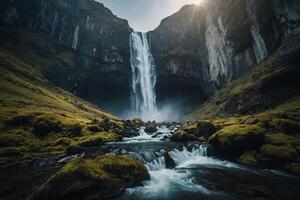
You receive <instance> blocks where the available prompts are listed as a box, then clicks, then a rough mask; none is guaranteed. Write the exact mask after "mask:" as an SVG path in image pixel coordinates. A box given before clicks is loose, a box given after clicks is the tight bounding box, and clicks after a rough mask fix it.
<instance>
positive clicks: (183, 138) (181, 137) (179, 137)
mask: <svg viewBox="0 0 300 200" xmlns="http://www.w3.org/2000/svg"><path fill="white" fill-rule="evenodd" d="M170 140H171V141H174V142H187V141H198V140H199V139H198V138H197V137H196V136H195V135H192V134H189V133H187V132H185V131H183V130H178V131H176V132H175V133H174V134H173V135H172V136H171V138H170Z"/></svg>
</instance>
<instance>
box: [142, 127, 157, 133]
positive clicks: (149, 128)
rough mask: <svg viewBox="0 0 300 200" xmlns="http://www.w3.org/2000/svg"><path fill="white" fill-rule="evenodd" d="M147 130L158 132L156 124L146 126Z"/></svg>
mask: <svg viewBox="0 0 300 200" xmlns="http://www.w3.org/2000/svg"><path fill="white" fill-rule="evenodd" d="M145 132H146V133H149V134H151V133H155V132H157V128H156V126H154V125H149V126H146V127H145Z"/></svg>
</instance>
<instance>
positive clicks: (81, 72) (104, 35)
mask: <svg viewBox="0 0 300 200" xmlns="http://www.w3.org/2000/svg"><path fill="white" fill-rule="evenodd" d="M0 5H1V7H0V11H1V12H0V23H1V25H2V26H12V27H20V28H25V29H30V30H32V31H33V32H39V33H44V34H47V35H48V36H49V37H50V38H51V39H52V40H53V41H54V42H55V43H56V44H57V45H58V46H61V47H64V48H69V49H72V50H73V51H74V53H75V54H76V55H77V57H76V60H75V62H76V67H75V69H74V68H73V70H69V68H66V69H57V68H56V67H55V66H53V67H52V68H50V69H47V70H46V71H45V72H43V73H44V75H45V76H46V77H47V78H48V79H49V80H50V81H52V82H53V83H55V84H56V85H57V86H59V87H62V88H64V89H67V90H69V91H71V92H73V93H75V94H77V95H79V96H81V97H85V98H87V99H89V100H92V101H94V102H96V103H97V99H99V98H100V99H101V98H105V96H106V97H107V96H109V95H106V92H109V93H111V92H112V90H115V91H120V92H123V93H126V95H125V96H127V97H128V98H129V94H128V93H129V82H130V77H131V68H130V61H129V47H128V40H129V35H130V33H131V32H132V29H131V28H130V27H129V25H128V22H127V21H126V20H123V19H119V18H118V17H116V16H115V15H113V14H112V12H111V11H110V10H109V9H107V8H105V7H104V6H103V4H101V3H98V2H96V1H93V0H3V1H1V3H0Z"/></svg>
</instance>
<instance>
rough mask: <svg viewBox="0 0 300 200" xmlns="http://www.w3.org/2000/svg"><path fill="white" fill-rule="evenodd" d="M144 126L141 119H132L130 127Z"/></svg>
mask: <svg viewBox="0 0 300 200" xmlns="http://www.w3.org/2000/svg"><path fill="white" fill-rule="evenodd" d="M143 124H144V122H143V120H142V119H141V118H134V119H132V125H134V126H142V125H143Z"/></svg>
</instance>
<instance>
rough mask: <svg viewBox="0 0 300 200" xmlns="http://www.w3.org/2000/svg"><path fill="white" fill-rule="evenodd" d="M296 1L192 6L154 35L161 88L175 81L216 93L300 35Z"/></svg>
mask: <svg viewBox="0 0 300 200" xmlns="http://www.w3.org/2000/svg"><path fill="white" fill-rule="evenodd" d="M299 11H300V2H299V1H297V0H290V1H282V0H275V1H271V0H266V1H259V0H247V1H246V0H228V1H225V2H224V1H220V0H214V1H208V2H207V3H206V4H203V5H200V6H192V5H188V6H185V7H183V8H182V9H181V10H180V11H179V12H177V13H175V14H174V15H172V16H170V17H168V18H166V19H164V20H163V21H162V22H161V24H160V26H159V27H158V28H157V29H155V30H154V31H152V32H149V37H150V38H151V47H152V53H153V55H154V58H155V60H156V64H157V69H158V70H157V71H158V84H160V83H161V82H163V81H162V80H163V79H165V77H174V79H177V80H180V81H186V82H189V83H191V84H194V85H195V84H196V85H198V86H199V87H201V89H202V92H204V94H206V95H210V94H212V93H213V92H214V91H215V90H216V89H218V88H220V87H221V86H222V85H224V84H225V83H227V82H230V81H231V80H233V79H235V78H238V77H240V76H241V75H242V74H244V73H245V72H246V71H248V70H249V68H250V67H251V66H253V65H255V64H257V63H260V62H261V61H263V60H264V59H265V58H266V57H268V56H269V55H270V54H271V53H272V52H274V50H275V49H276V48H277V47H278V46H279V45H280V44H281V42H282V41H283V40H285V38H288V37H290V36H291V35H294V34H296V33H298V32H300V26H299V24H300V16H299V13H300V12H299Z"/></svg>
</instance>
